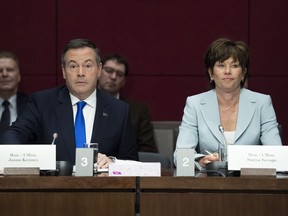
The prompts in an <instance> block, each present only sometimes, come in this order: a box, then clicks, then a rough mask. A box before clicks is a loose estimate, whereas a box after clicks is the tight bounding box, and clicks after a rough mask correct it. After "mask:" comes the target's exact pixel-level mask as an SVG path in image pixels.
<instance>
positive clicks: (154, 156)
mask: <svg viewBox="0 0 288 216" xmlns="http://www.w3.org/2000/svg"><path fill="white" fill-rule="evenodd" d="M138 154H139V161H141V162H160V163H161V169H169V168H171V161H170V159H169V158H168V157H167V156H166V155H164V154H161V153H154V152H139V153H138Z"/></svg>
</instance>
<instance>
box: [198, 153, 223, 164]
mask: <svg viewBox="0 0 288 216" xmlns="http://www.w3.org/2000/svg"><path fill="white" fill-rule="evenodd" d="M214 161H219V155H218V153H217V152H214V153H213V154H211V155H210V154H208V155H206V156H204V157H202V158H201V159H199V160H198V163H199V164H200V166H202V167H206V165H207V164H209V163H212V162H214Z"/></svg>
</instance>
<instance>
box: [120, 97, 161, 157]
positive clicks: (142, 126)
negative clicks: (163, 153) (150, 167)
mask: <svg viewBox="0 0 288 216" xmlns="http://www.w3.org/2000/svg"><path fill="white" fill-rule="evenodd" d="M120 99H121V100H123V101H125V102H126V103H127V104H128V105H129V108H130V114H131V121H132V125H133V128H134V131H135V134H136V140H137V144H138V151H142V152H158V149H157V146H156V144H155V140H154V132H153V126H152V124H151V122H150V115H149V111H148V108H147V106H146V105H145V104H144V103H142V102H140V101H135V100H131V99H127V98H120Z"/></svg>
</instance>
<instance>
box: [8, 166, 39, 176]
mask: <svg viewBox="0 0 288 216" xmlns="http://www.w3.org/2000/svg"><path fill="white" fill-rule="evenodd" d="M3 174H4V176H15V175H17V176H18V175H38V176H39V175H40V168H39V167H5V168H4V172H3Z"/></svg>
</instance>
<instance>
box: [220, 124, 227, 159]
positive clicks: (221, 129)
mask: <svg viewBox="0 0 288 216" xmlns="http://www.w3.org/2000/svg"><path fill="white" fill-rule="evenodd" d="M218 128H219V131H220V132H221V135H222V139H223V144H224V146H223V147H224V148H227V145H228V142H227V140H226V137H225V135H224V127H223V126H222V125H219V126H218ZM218 153H219V159H220V161H222V159H223V158H222V151H221V143H219V152H218Z"/></svg>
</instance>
